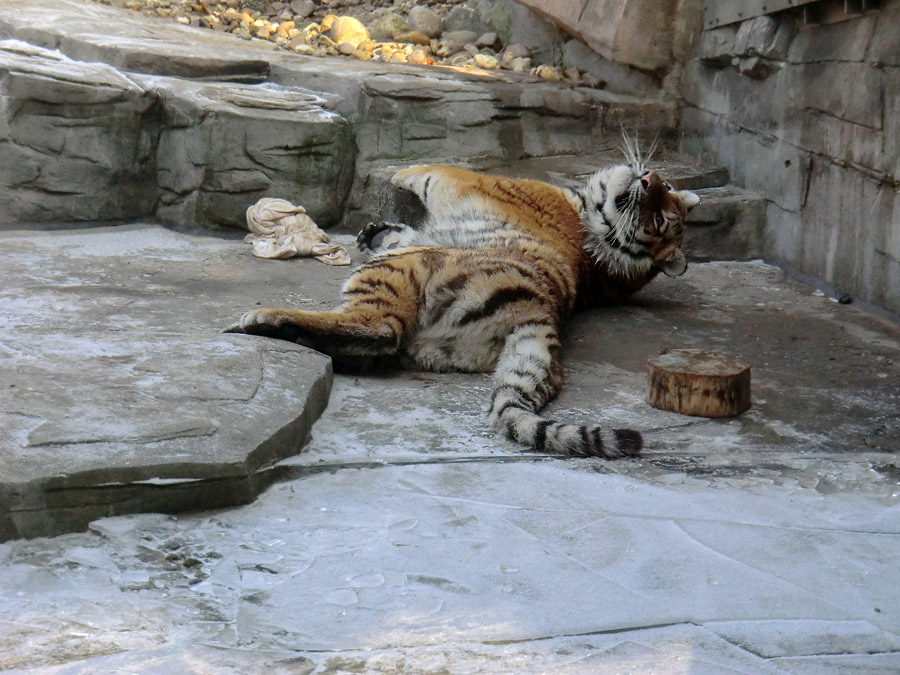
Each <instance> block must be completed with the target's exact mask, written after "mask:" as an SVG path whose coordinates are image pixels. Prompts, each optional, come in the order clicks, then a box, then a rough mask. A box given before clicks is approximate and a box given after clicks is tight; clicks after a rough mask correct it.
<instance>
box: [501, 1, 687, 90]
mask: <svg viewBox="0 0 900 675" xmlns="http://www.w3.org/2000/svg"><path fill="white" fill-rule="evenodd" d="M516 1H517V2H518V3H519V4H521V5H525V6H526V7H528V8H530V9H531V10H533V11H534V12H536V13H537V14H539V15H541V16H544V17H547V18H548V19H550V20H551V21H553V22H554V23H556V24H558V25H560V26H561V27H562V28H563V29H564V30H565V31H566V32H567V33H569V34H571V35H574V36H576V37H578V38H579V39H580V40H582V41H583V42H585V43H586V44H587V45H588V46H589V47H591V49H593V50H594V51H595V52H597V53H598V54H600V55H601V56H603V57H605V58H607V59H609V60H610V61H615V62H616V63H623V64H626V65H630V66H634V67H636V68H640V69H641V70H648V71H662V72H664V71H666V70H668V69H669V66H670V64H671V60H672V41H673V25H674V21H673V18H674V11H675V7H676V2H674V0H663V1H662V2H660V1H659V0H516Z"/></svg>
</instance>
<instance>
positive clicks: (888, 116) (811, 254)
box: [683, 0, 900, 312]
mask: <svg viewBox="0 0 900 675" xmlns="http://www.w3.org/2000/svg"><path fill="white" fill-rule="evenodd" d="M822 4H823V10H825V11H824V14H823V17H822V18H823V21H824V22H823V23H821V24H805V23H803V20H802V16H803V15H802V14H799V13H798V14H795V13H791V12H785V13H779V14H775V15H769V16H760V17H757V18H755V19H752V20H750V21H746V22H744V23H743V24H733V25H730V26H722V27H720V28H716V29H714V30H711V31H707V32H705V33H704V34H703V36H702V39H701V42H700V46H699V50H698V54H697V56H696V58H694V59H693V60H691V61H690V63H689V64H688V68H687V74H686V78H685V87H684V90H683V91H684V96H685V99H686V102H687V104H688V107H687V108H686V109H685V111H684V116H683V124H684V130H685V133H686V140H685V143H684V148H685V149H686V150H689V151H690V152H696V153H705V154H706V155H707V156H709V154H710V153H712V156H713V157H715V158H716V159H717V161H719V162H722V163H723V164H725V165H726V166H727V167H728V168H729V170H730V172H731V175H732V178H733V179H734V180H735V182H736V183H738V184H740V185H742V186H744V187H747V188H750V189H752V190H755V191H757V192H759V193H761V194H762V195H763V196H764V197H765V198H766V199H767V200H768V209H767V221H768V224H767V227H766V230H765V232H764V237H763V254H764V255H765V256H766V257H767V258H768V259H771V260H773V261H777V262H779V263H781V264H784V265H788V266H790V267H794V268H796V269H799V270H800V271H802V272H804V273H806V274H810V275H813V276H815V277H819V278H821V279H824V280H825V281H826V282H827V283H829V284H831V285H833V286H836V287H838V288H840V289H843V290H844V291H846V292H849V293H850V294H852V295H854V296H857V297H859V298H862V299H864V300H866V301H869V302H872V303H875V304H878V305H881V306H883V307H886V308H888V309H889V310H891V311H893V312H900V199H898V196H897V184H898V172H900V115H898V114H897V110H898V109H900V49H898V46H897V45H898V41H897V34H898V29H900V2H897V1H896V0H894V1H891V2H885V3H884V5H883V7H882V9H881V10H880V11H874V12H869V13H867V14H861V15H847V14H845V13H844V4H843V3H834V6H832V4H831V3H822Z"/></svg>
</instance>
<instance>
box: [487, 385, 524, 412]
mask: <svg viewBox="0 0 900 675" xmlns="http://www.w3.org/2000/svg"><path fill="white" fill-rule="evenodd" d="M504 389H512V390H513V391H514V392H516V394H518V395H519V399H520V401H519V403H518V404H517V405H518V406H519V407H522V404H523V403H524V401H525V400H526V399H527V398H528V391H526V390H525V389H524V388H522V387H521V386H519V385H518V384H513V383H510V382H506V383H504V384H501V385H499V386H498V387H497V388H496V389H494V393H493V394H491V407H493V406H494V401H495V400H497V396H498V395H499V394H500V392H501V391H503V390H504Z"/></svg>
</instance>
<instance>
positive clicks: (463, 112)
mask: <svg viewBox="0 0 900 675" xmlns="http://www.w3.org/2000/svg"><path fill="white" fill-rule="evenodd" d="M476 9H478V11H477V12H476V11H475V10H474V9H469V8H466V11H468V12H470V13H473V16H474V17H475V19H477V20H478V21H485V22H489V23H488V24H485V25H490V26H493V25H497V26H498V27H499V28H498V30H499V29H501V28H502V29H503V30H506V31H507V32H508V33H509V35H511V36H515V37H520V38H521V39H523V40H532V41H534V42H535V44H537V43H538V42H541V43H542V44H543V43H547V41H550V42H552V40H551V37H552V36H556V38H558V39H557V42H554V43H553V44H556V47H554V48H553V49H557V48H558V51H560V53H561V50H562V47H563V44H564V40H565V38H564V36H563V34H562V33H561V32H559V31H558V30H557V29H555V28H553V27H552V26H551V25H550V24H548V23H546V22H544V21H542V20H540V19H538V18H536V17H534V16H533V15H532V14H531V13H530V12H529V11H528V10H527V9H525V8H523V7H520V6H518V5H516V4H514V3H512V1H511V0H508V1H506V2H504V3H499V4H498V3H493V4H491V3H484V6H483V7H482V6H481V5H479V6H478V8H476ZM4 10H5V11H4V14H3V16H2V17H0V39H2V38H7V39H6V41H4V42H3V43H2V46H0V72H6V73H9V76H8V77H4V78H2V83H0V143H2V144H3V145H4V146H5V147H6V148H8V150H9V156H10V157H12V158H13V159H14V161H12V162H9V163H5V164H4V166H3V168H2V169H0V172H2V173H0V179H2V180H0V220H2V221H3V222H7V223H8V222H16V221H48V220H58V221H85V220H114V219H128V218H135V217H140V216H153V217H155V218H157V219H159V220H162V221H163V222H167V223H174V224H188V225H192V224H194V225H205V226H214V227H221V226H230V227H241V226H242V224H243V212H244V210H245V209H246V208H247V206H249V205H251V204H253V203H255V202H256V201H257V200H258V199H260V198H261V197H280V198H286V199H289V200H290V201H292V202H294V203H300V204H302V205H303V206H305V207H306V208H307V210H308V211H309V213H310V214H311V216H312V217H313V218H314V219H315V220H316V222H318V223H320V224H321V225H323V226H325V227H328V226H332V225H334V224H336V223H338V222H339V221H343V225H344V226H345V227H347V228H353V227H356V226H358V225H359V224H360V222H359V221H360V220H362V219H364V218H369V217H373V215H374V216H375V217H377V211H378V209H377V205H375V204H363V205H362V207H360V205H359V204H358V203H357V204H354V203H348V195H349V194H351V188H352V191H353V193H354V194H355V193H357V192H358V191H359V188H360V187H361V186H362V187H364V184H365V182H366V180H367V177H368V175H369V174H370V173H371V171H372V169H373V166H374V164H375V163H377V162H384V161H396V162H407V163H409V162H421V161H435V160H442V161H449V162H459V161H464V160H466V159H470V158H486V157H493V158H501V159H506V160H513V159H519V158H523V157H533V156H545V155H558V154H566V153H578V152H581V151H583V150H584V149H586V148H590V147H591V146H595V145H598V144H605V145H609V144H610V143H611V142H612V143H615V142H617V141H618V137H619V134H620V130H621V129H622V128H623V127H624V128H627V129H628V130H629V131H630V132H631V133H638V134H642V135H644V136H647V137H652V136H654V135H655V134H656V133H657V132H658V131H659V130H660V129H662V130H663V135H664V136H667V135H669V136H670V135H671V134H672V133H673V131H674V129H675V127H676V126H677V108H676V106H675V105H673V104H672V103H671V102H665V101H661V100H659V99H658V98H656V96H655V94H656V92H654V91H653V86H652V80H649V79H647V78H646V77H645V76H642V75H640V74H639V73H638V74H635V75H634V77H633V78H632V79H631V80H628V79H627V78H622V81H623V82H625V83H626V84H627V86H626V87H625V88H626V89H629V90H631V91H635V92H639V93H642V94H644V95H646V96H645V97H644V98H635V97H632V96H628V95H621V94H615V93H609V92H606V91H604V90H600V89H582V88H575V87H573V86H571V85H567V84H563V83H551V82H547V81H544V80H541V79H539V78H535V77H533V76H530V75H527V74H518V73H512V72H508V71H507V72H500V71H493V72H492V73H490V74H486V73H483V74H481V75H476V74H466V73H462V72H457V71H452V70H440V69H436V68H428V69H413V68H409V67H406V66H392V65H389V64H381V63H373V62H368V63H364V62H360V61H356V60H342V59H340V58H329V59H327V60H322V59H318V58H312V57H303V56H299V55H297V54H293V53H291V52H287V51H284V50H276V49H274V48H273V46H272V45H271V44H270V43H265V42H262V41H255V40H254V41H249V42H248V41H244V40H241V39H239V38H237V37H235V36H232V35H225V34H221V33H216V32H214V31H202V30H197V29H192V28H190V27H186V26H182V25H179V24H177V23H175V22H166V21H154V20H152V19H148V18H147V17H144V16H141V15H138V14H136V13H132V12H127V11H121V10H116V9H113V8H110V7H105V6H102V5H97V4H91V3H82V2H77V1H76V0H47V1H46V2H38V0H9V1H8V2H6V3H4ZM6 10H8V11H6ZM501 10H503V11H501ZM504 12H505V13H504ZM490 22H492V23H490ZM541 31H543V33H542V32H541ZM554 31H555V32H554ZM541 35H543V36H544V37H541ZM529 36H531V37H529ZM547 36H551V37H547ZM556 38H554V39H556ZM542 41H543V42H542ZM569 51H570V52H571V51H572V50H571V49H570V50H569ZM598 58H599V57H598ZM576 60H577V58H576ZM601 65H602V64H601ZM609 65H611V66H614V65H615V64H609ZM585 69H587V68H585ZM602 72H603V73H606V72H607V71H606V70H604V71H602ZM642 77H644V79H641V78H642ZM608 79H609V78H608ZM313 92H315V93H313ZM651 94H652V95H653V96H652V97H651V96H650V95H651ZM63 139H65V141H64V140H63ZM357 202H358V200H357ZM361 208H362V211H365V213H361Z"/></svg>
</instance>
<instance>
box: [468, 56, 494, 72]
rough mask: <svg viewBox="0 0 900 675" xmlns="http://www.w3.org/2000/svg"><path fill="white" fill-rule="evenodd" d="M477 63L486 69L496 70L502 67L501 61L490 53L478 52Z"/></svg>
mask: <svg viewBox="0 0 900 675" xmlns="http://www.w3.org/2000/svg"><path fill="white" fill-rule="evenodd" d="M474 60H475V65H476V66H478V67H479V68H483V69H484V70H496V69H497V68H499V67H500V61H499V60H498V59H497V57H496V56H491V55H490V54H476V55H475V59H474Z"/></svg>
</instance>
